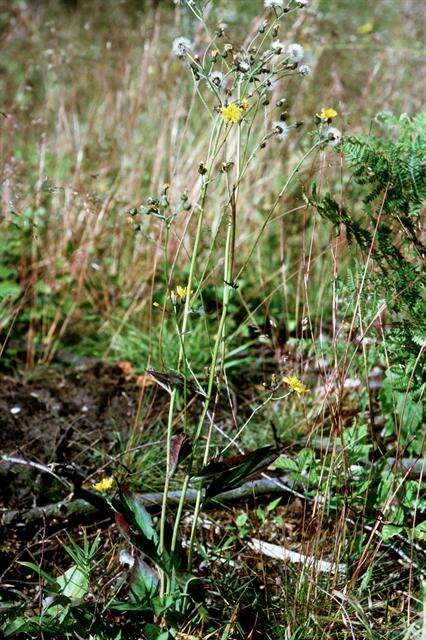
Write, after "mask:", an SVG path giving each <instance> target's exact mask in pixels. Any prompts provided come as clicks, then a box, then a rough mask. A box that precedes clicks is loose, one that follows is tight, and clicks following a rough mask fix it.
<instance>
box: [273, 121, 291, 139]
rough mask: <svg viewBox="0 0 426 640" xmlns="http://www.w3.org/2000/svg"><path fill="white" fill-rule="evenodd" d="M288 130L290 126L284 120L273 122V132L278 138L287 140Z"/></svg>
mask: <svg viewBox="0 0 426 640" xmlns="http://www.w3.org/2000/svg"><path fill="white" fill-rule="evenodd" d="M289 131H290V127H289V126H288V124H287V123H286V122H284V120H280V121H279V122H274V133H275V135H276V136H277V138H278V140H287V138H288V134H289Z"/></svg>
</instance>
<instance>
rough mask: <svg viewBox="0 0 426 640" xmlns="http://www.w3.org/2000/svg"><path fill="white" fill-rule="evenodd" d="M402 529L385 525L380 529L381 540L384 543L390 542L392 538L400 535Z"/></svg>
mask: <svg viewBox="0 0 426 640" xmlns="http://www.w3.org/2000/svg"><path fill="white" fill-rule="evenodd" d="M402 530H403V527H398V526H397V525H395V524H385V525H383V528H382V539H383V541H384V542H386V540H390V538H393V536H396V535H397V534H398V533H401V531H402Z"/></svg>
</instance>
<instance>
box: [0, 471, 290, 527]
mask: <svg viewBox="0 0 426 640" xmlns="http://www.w3.org/2000/svg"><path fill="white" fill-rule="evenodd" d="M288 480H289V479H288V477H287V476H282V477H280V478H276V479H275V478H271V479H261V480H252V481H249V482H245V483H244V484H242V485H241V486H240V487H237V488H236V489H231V490H230V491H226V492H224V493H220V494H218V495H217V496H215V498H214V500H211V501H210V502H209V503H206V504H205V505H204V508H207V507H209V506H210V507H212V508H213V507H215V508H217V506H218V504H217V503H219V502H225V503H226V502H232V501H234V500H241V499H244V498H250V497H252V496H254V497H257V496H262V495H270V494H275V493H283V490H285V491H289V492H290V493H292V492H291V491H290V490H289V489H288V487H286V485H285V484H284V483H285V482H288ZM182 493H183V492H182V491H169V492H168V494H167V505H168V506H178V505H179V504H180V501H181V498H182ZM197 494H198V491H197V490H196V489H187V490H186V492H185V502H186V503H187V504H194V503H195V501H196V498H197ZM136 497H137V500H138V502H139V503H140V504H142V505H143V506H144V507H147V508H149V507H159V506H161V505H162V502H163V492H157V493H142V494H136ZM98 513H99V511H98V509H96V507H94V506H93V505H91V504H89V503H88V502H86V500H82V499H78V500H61V501H60V502H55V503H53V504H48V505H45V506H43V507H33V508H31V509H27V510H24V511H17V510H14V511H4V512H3V514H2V516H1V521H0V522H1V524H2V525H3V526H11V525H18V526H25V525H28V524H33V523H36V522H40V521H42V520H45V519H56V520H62V521H63V520H67V519H68V518H70V517H74V516H78V517H80V518H84V517H90V516H96V514H98Z"/></svg>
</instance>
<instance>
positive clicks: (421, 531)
mask: <svg viewBox="0 0 426 640" xmlns="http://www.w3.org/2000/svg"><path fill="white" fill-rule="evenodd" d="M413 533H414V537H415V538H416V540H426V520H424V521H423V522H421V523H420V524H418V525H417V527H415V528H414V532H413Z"/></svg>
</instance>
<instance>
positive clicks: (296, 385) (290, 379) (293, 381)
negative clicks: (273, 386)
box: [283, 376, 309, 396]
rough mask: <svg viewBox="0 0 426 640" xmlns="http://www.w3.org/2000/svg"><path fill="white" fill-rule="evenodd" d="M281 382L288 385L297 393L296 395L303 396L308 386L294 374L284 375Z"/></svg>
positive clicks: (307, 390)
mask: <svg viewBox="0 0 426 640" xmlns="http://www.w3.org/2000/svg"><path fill="white" fill-rule="evenodd" d="M283 382H284V384H286V385H287V386H289V387H290V389H291V390H292V391H294V392H295V393H297V395H298V396H303V395H304V394H305V393H308V392H309V389H308V387H307V386H306V385H304V384H303V382H302V381H301V380H299V378H297V377H296V376H285V377H284V378H283Z"/></svg>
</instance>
